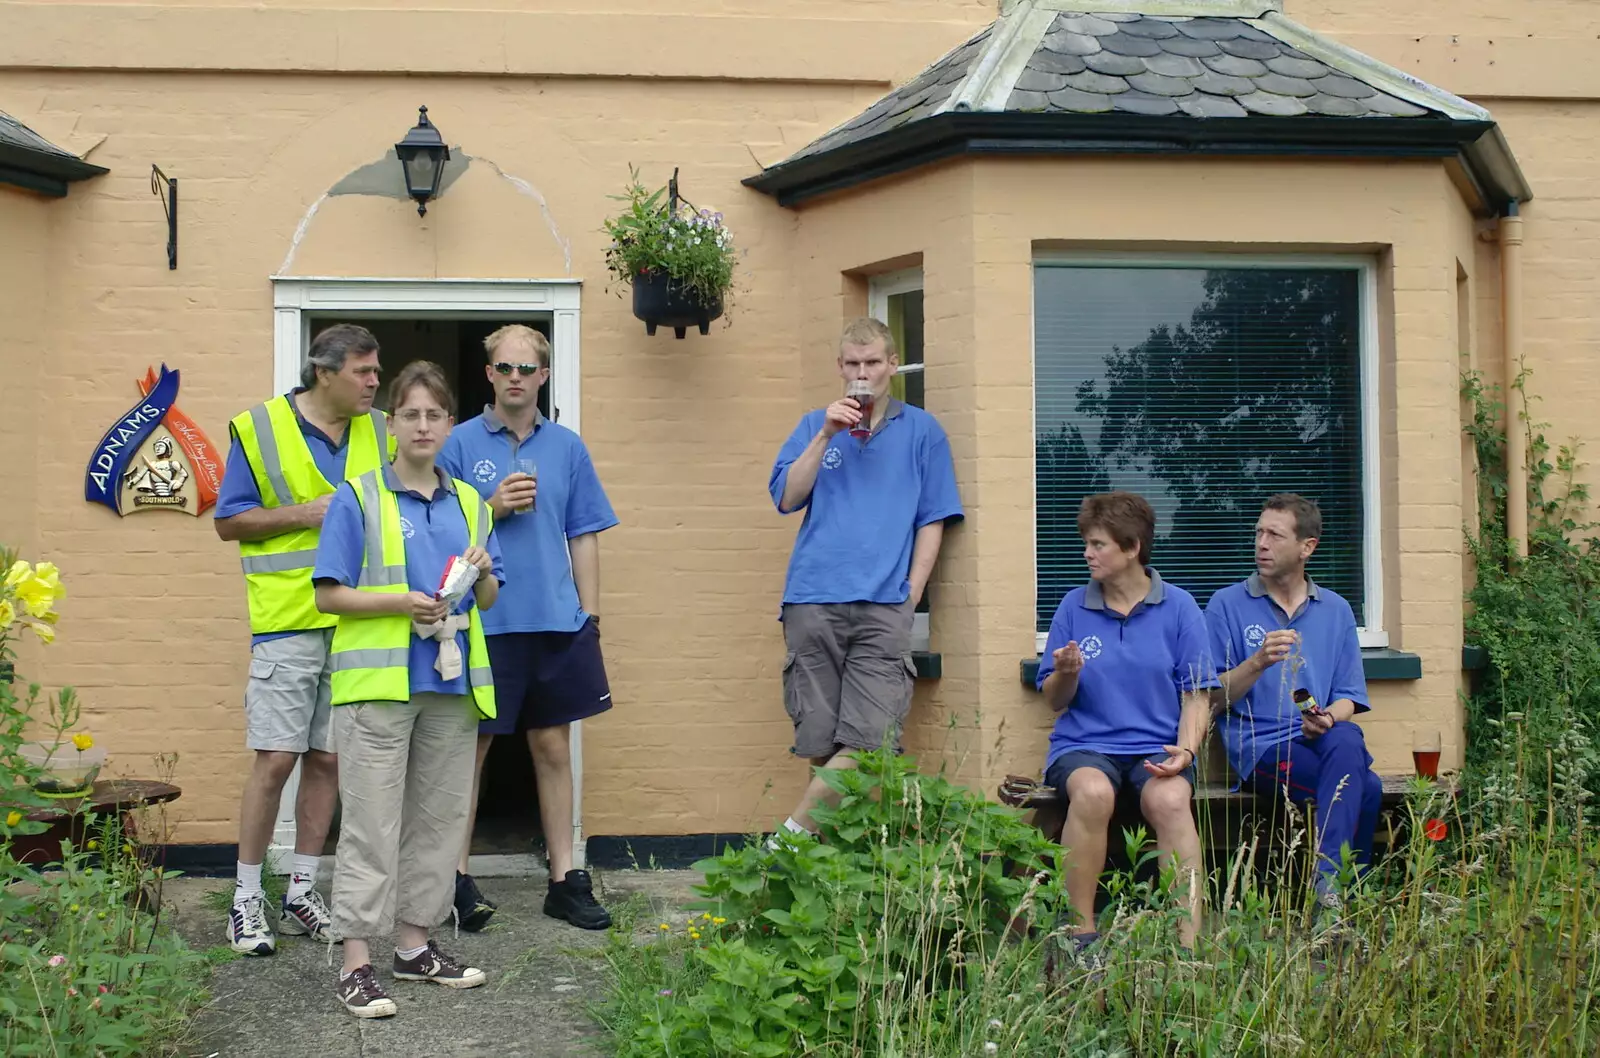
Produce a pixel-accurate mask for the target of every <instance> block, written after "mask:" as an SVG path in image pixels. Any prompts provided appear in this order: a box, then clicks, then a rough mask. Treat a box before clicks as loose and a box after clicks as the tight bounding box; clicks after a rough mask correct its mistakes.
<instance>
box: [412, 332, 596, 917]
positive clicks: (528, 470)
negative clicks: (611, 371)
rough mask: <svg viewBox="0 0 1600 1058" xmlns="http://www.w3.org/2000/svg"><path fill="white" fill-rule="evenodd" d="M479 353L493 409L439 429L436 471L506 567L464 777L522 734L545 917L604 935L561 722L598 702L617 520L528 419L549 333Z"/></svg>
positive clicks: (469, 889)
mask: <svg viewBox="0 0 1600 1058" xmlns="http://www.w3.org/2000/svg"><path fill="white" fill-rule="evenodd" d="M483 345H484V351H485V353H486V355H487V358H488V365H487V366H486V367H485V368H484V370H485V373H486V374H487V376H488V379H489V383H490V385H492V386H493V387H494V404H492V405H490V406H489V407H486V408H484V409H483V414H482V415H479V416H476V417H475V418H472V419H468V420H467V421H466V422H463V423H461V424H460V425H458V426H457V427H456V428H455V429H454V430H452V431H451V432H450V439H449V440H447V441H446V442H445V444H444V449H443V450H442V451H441V452H440V454H439V465H440V466H442V467H444V468H445V469H446V470H448V471H449V472H450V473H451V474H452V475H453V476H455V477H457V478H460V479H461V480H462V481H466V482H470V483H471V484H472V485H473V486H474V487H475V488H476V489H477V490H478V492H479V494H481V495H482V496H483V498H484V499H485V500H487V501H488V503H489V507H490V509H491V510H493V511H494V524H495V535H496V536H497V537H498V538H499V540H500V546H501V548H502V549H503V552H502V554H503V559H504V562H505V568H506V578H507V579H506V584H507V590H506V591H505V592H504V593H502V594H501V596H500V602H499V605H497V606H496V607H495V608H494V609H493V610H489V611H487V612H485V613H484V615H483V631H484V634H485V636H486V638H487V641H488V647H489V665H490V667H491V668H492V669H493V670H494V688H495V707H496V711H497V715H496V717H495V719H493V720H485V721H483V722H482V723H481V724H479V725H478V765H477V768H478V770H477V775H478V777H479V779H481V777H482V774H483V762H484V759H485V758H486V757H487V756H488V753H489V746H490V744H491V743H492V742H493V741H494V738H495V736H496V735H512V734H519V733H520V734H522V735H523V736H524V737H525V738H526V739H527V740H528V751H529V753H530V754H531V756H532V757H533V779H534V786H535V787H536V788H537V790H538V795H539V822H540V824H541V825H542V826H543V828H544V845H545V851H546V853H547V854H548V855H549V857H550V886H549V890H548V892H547V893H546V894H545V900H544V913H545V914H546V915H549V916H550V917H551V918H559V919H565V920H566V921H567V922H570V923H571V924H572V925H574V926H577V927H579V928H580V929H606V928H608V927H609V926H610V925H611V915H610V913H609V912H607V911H606V909H605V908H604V907H603V906H601V904H600V902H599V901H598V900H596V899H595V895H594V881H593V879H592V878H591V877H590V875H589V872H588V871H585V870H582V869H575V868H574V865H573V848H572V814H573V804H572V734H571V732H572V725H573V723H574V722H576V721H579V720H587V719H588V718H590V717H592V716H598V715H599V714H600V713H603V712H605V711H606V710H608V709H610V708H611V685H610V682H609V680H608V679H607V677H606V666H605V658H604V657H603V656H602V654H601V651H600V533H602V532H604V531H605V530H607V529H610V528H611V527H612V526H614V525H616V524H617V516H616V515H615V514H614V513H613V512H612V510H611V502H610V501H609V500H607V499H606V493H605V489H604V488H602V487H601V485H600V476H599V475H598V474H596V473H595V469H594V463H593V462H591V461H590V459H589V449H588V448H587V447H585V445H584V443H583V439H582V438H580V437H579V436H578V435H577V434H576V433H574V432H573V431H571V430H569V429H567V428H566V427H565V426H561V425H559V424H557V423H554V422H551V421H550V420H549V419H546V418H545V417H544V415H542V414H541V413H540V411H539V389H540V387H542V386H544V385H545V384H546V383H548V382H549V380H550V341H549V339H548V338H546V337H545V336H544V335H543V334H541V333H539V332H538V331H536V330H534V329H533V328H531V327H528V326H526V325H524V324H520V323H512V324H507V325H506V326H504V327H501V328H499V329H498V330H496V331H495V332H494V333H493V334H491V335H489V336H488V337H487V338H485V339H484V340H483ZM473 789H474V793H473V798H474V800H473V803H474V804H476V803H477V800H476V799H477V793H476V790H477V787H476V785H475V786H474V788H473ZM471 840H472V836H471V834H470V833H469V834H468V836H467V842H468V845H470V844H471ZM467 852H468V850H467V848H466V847H463V848H462V850H461V859H460V863H459V864H458V874H457V877H456V902H455V907H456V915H457V917H458V919H459V921H460V923H461V928H462V929H465V930H470V931H477V930H480V929H482V928H483V927H484V926H485V925H487V924H488V921H489V916H490V915H492V914H493V913H494V910H495V905H494V904H493V903H492V902H491V901H489V900H488V899H486V898H485V897H484V896H483V894H482V893H481V892H480V891H479V890H478V886H477V883H476V882H475V881H474V880H473V878H472V875H471V874H470V873H468V870H467V867H468V856H467Z"/></svg>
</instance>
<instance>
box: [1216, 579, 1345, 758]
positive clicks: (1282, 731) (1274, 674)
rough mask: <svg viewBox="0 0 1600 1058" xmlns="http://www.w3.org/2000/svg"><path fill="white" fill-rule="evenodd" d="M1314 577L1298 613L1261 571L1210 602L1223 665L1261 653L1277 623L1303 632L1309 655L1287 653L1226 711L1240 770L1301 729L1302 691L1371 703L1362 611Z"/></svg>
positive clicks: (1328, 699)
mask: <svg viewBox="0 0 1600 1058" xmlns="http://www.w3.org/2000/svg"><path fill="white" fill-rule="evenodd" d="M1306 584H1307V587H1308V588H1309V589H1310V594H1309V595H1308V596H1307V597H1306V601H1305V602H1304V603H1302V604H1301V605H1300V609H1299V610H1297V611H1295V613H1294V614H1293V615H1290V614H1286V613H1284V612H1283V608H1282V607H1280V606H1279V605H1278V604H1277V603H1275V602H1273V601H1272V597H1271V596H1269V595H1268V594H1267V588H1266V585H1265V584H1263V583H1262V581H1261V576H1260V575H1259V574H1256V573H1252V574H1251V575H1250V576H1249V578H1248V579H1246V580H1243V581H1240V582H1239V583H1238V584H1230V585H1228V586H1227V587H1226V588H1223V589H1222V590H1221V591H1219V592H1217V593H1216V594H1215V595H1213V596H1212V597H1211V602H1210V603H1208V604H1207V605H1206V624H1207V626H1208V627H1209V629H1210V633H1211V652H1212V656H1213V657H1214V658H1216V662H1217V668H1218V669H1219V670H1221V671H1223V672H1226V671H1228V670H1229V669H1232V668H1234V667H1236V666H1238V665H1239V663H1240V662H1242V661H1244V660H1245V659H1246V658H1248V657H1249V656H1250V655H1251V654H1254V653H1255V652H1256V649H1257V648H1258V647H1260V646H1261V643H1262V640H1264V639H1265V638H1266V636H1267V633H1268V632H1270V631H1272V630H1273V629H1275V628H1290V629H1293V630H1294V631H1296V632H1299V633H1300V659H1301V661H1302V663H1301V664H1300V665H1298V666H1291V665H1290V663H1289V662H1288V661H1280V662H1278V663H1277V664H1275V665H1273V666H1272V667H1271V668H1268V669H1267V670H1266V671H1265V672H1263V673H1262V674H1261V677H1260V679H1258V680H1256V682H1255V686H1253V687H1251V688H1250V693H1249V694H1247V695H1245V696H1244V698H1243V700H1241V701H1238V702H1234V703H1233V704H1232V705H1231V706H1230V707H1229V708H1228V711H1227V712H1226V713H1224V714H1223V717H1222V739H1223V744H1224V745H1225V746H1226V747H1227V751H1228V763H1229V764H1231V765H1233V770H1234V771H1235V772H1236V773H1237V774H1238V775H1240V776H1245V775H1249V774H1250V773H1251V772H1253V771H1255V767H1256V763H1257V762H1258V761H1259V760H1260V759H1261V757H1262V755H1263V754H1265V753H1267V752H1268V751H1269V750H1271V749H1273V748H1274V747H1276V746H1279V745H1281V744H1283V743H1285V742H1288V741H1290V740H1291V739H1293V738H1295V737H1296V736H1298V735H1299V734H1300V707H1299V706H1298V705H1296V704H1295V702H1294V692H1295V691H1297V690H1301V689H1302V688H1303V689H1305V690H1309V691H1310V692H1311V696H1312V697H1313V698H1315V699H1316V700H1317V704H1319V705H1321V706H1323V707H1324V708H1326V707H1327V706H1328V705H1330V704H1332V703H1333V702H1336V701H1338V700H1339V699H1340V698H1348V699H1350V700H1351V701H1352V702H1354V703H1355V705H1356V712H1358V713H1364V712H1366V711H1367V710H1368V709H1369V708H1370V706H1368V704H1367V678H1366V674H1365V673H1364V672H1363V671H1362V668H1361V643H1360V641H1359V639H1358V638H1357V637H1356V616H1355V613H1354V612H1353V611H1352V610H1351V609H1350V604H1349V603H1347V602H1345V601H1344V600H1343V599H1341V598H1340V597H1339V596H1338V595H1337V594H1335V593H1334V592H1332V591H1329V590H1328V589H1327V588H1321V587H1318V586H1317V584H1316V583H1315V582H1313V581H1312V580H1311V578H1309V577H1307V578H1306Z"/></svg>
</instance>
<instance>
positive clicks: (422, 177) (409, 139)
mask: <svg viewBox="0 0 1600 1058" xmlns="http://www.w3.org/2000/svg"><path fill="white" fill-rule="evenodd" d="M394 153H395V154H396V156H398V157H399V159H400V168H402V169H403V170H405V179H406V193H407V194H408V195H410V196H411V197H412V198H414V199H416V201H417V216H419V217H423V216H426V215H427V213H428V200H429V199H431V198H436V197H438V194H439V182H440V180H442V179H443V177H444V163H445V162H448V161H449V160H450V148H449V147H447V146H445V142H444V137H443V136H441V135H439V130H438V129H437V128H435V127H434V125H433V122H431V121H429V120H428V108H427V107H418V108H417V124H416V126H415V127H413V128H412V129H410V130H409V131H408V132H407V133H406V138H405V139H403V140H401V141H400V142H399V143H397V144H395V145H394Z"/></svg>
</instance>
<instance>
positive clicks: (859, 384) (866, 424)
mask: <svg viewBox="0 0 1600 1058" xmlns="http://www.w3.org/2000/svg"><path fill="white" fill-rule="evenodd" d="M844 395H845V396H847V397H849V398H850V399H851V400H853V401H855V402H856V403H857V404H859V405H860V406H861V421H860V422H858V423H856V424H855V425H854V426H852V427H851V428H850V436H851V437H854V438H855V439H856V440H858V441H865V440H866V439H867V438H869V437H871V436H872V405H873V404H874V399H873V393H872V383H870V382H868V381H866V380H865V379H859V378H858V379H856V380H855V381H853V382H851V383H850V385H849V387H848V388H846V389H845V391H844Z"/></svg>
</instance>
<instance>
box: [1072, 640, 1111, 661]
mask: <svg viewBox="0 0 1600 1058" xmlns="http://www.w3.org/2000/svg"><path fill="white" fill-rule="evenodd" d="M1104 649H1105V644H1104V643H1102V642H1100V637H1099V636H1084V637H1083V640H1082V642H1080V643H1079V644H1078V650H1079V651H1080V652H1082V654H1083V656H1084V657H1086V658H1097V657H1099V656H1100V652H1101V651H1102V650H1104Z"/></svg>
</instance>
